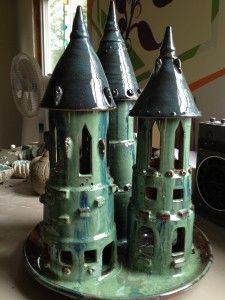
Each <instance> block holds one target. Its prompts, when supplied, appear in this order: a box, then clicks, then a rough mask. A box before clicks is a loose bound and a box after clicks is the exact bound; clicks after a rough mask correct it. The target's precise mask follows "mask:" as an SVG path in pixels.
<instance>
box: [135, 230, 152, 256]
mask: <svg viewBox="0 0 225 300" xmlns="http://www.w3.org/2000/svg"><path fill="white" fill-rule="evenodd" d="M138 238H139V243H138V244H139V247H140V248H139V249H140V250H141V252H142V253H144V254H145V255H147V256H149V257H152V256H153V254H154V243H155V238H154V232H153V230H152V229H151V228H148V227H141V228H140V229H139V232H138Z"/></svg>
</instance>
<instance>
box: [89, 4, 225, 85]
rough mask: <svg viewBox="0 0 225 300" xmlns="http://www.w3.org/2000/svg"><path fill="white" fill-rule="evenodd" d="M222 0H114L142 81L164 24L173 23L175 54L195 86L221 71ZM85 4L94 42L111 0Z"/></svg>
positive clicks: (224, 35) (224, 34)
mask: <svg viewBox="0 0 225 300" xmlns="http://www.w3.org/2000/svg"><path fill="white" fill-rule="evenodd" d="M224 2H225V1H221V0H204V1H202V0H189V1H186V0H115V3H116V7H117V15H118V21H119V26H120V29H121V33H122V35H123V37H124V39H125V41H126V43H127V47H128V50H129V54H130V56H131V59H132V63H133V66H134V69H135V72H136V76H137V79H138V81H139V82H140V84H141V85H142V86H143V85H144V84H145V83H146V80H147V79H148V77H149V75H150V72H151V70H152V67H153V64H154V60H155V58H156V57H157V55H158V48H159V47H160V45H161V41H162V38H163V34H164V30H165V27H166V26H167V25H172V27H173V31H174V37H175V44H176V46H177V54H178V55H179V57H180V59H181V60H182V62H183V67H184V70H185V74H186V77H187V79H188V81H189V82H190V84H191V86H193V88H195V89H196V88H198V86H199V85H201V84H203V83H202V80H203V81H204V82H205V81H206V82H208V81H209V80H210V78H212V74H214V73H215V74H218V71H220V73H219V75H218V76H222V75H223V71H221V70H223V68H224V65H225V64H224V63H223V61H224V60H223V57H222V52H223V53H225V16H224V9H225V3H224ZM88 5H89V7H88V10H89V29H90V32H91V38H92V41H93V44H94V46H95V48H97V47H98V43H99V40H100V37H101V35H102V31H103V28H104V24H105V20H106V14H107V10H108V5H109V0H106V1H105V0H89V1H88ZM222 7H224V9H222ZM223 56H224V57H225V54H223ZM221 72H222V75H221ZM224 73H225V71H224ZM209 76H211V77H210V78H209ZM215 76H217V75H215ZM207 78H208V79H207Z"/></svg>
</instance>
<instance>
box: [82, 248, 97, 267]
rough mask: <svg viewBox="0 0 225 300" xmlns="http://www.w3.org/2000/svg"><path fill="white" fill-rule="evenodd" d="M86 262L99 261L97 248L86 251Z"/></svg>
mask: <svg viewBox="0 0 225 300" xmlns="http://www.w3.org/2000/svg"><path fill="white" fill-rule="evenodd" d="M84 262H85V263H87V264H90V263H95V262H97V251H96V250H90V251H85V252H84Z"/></svg>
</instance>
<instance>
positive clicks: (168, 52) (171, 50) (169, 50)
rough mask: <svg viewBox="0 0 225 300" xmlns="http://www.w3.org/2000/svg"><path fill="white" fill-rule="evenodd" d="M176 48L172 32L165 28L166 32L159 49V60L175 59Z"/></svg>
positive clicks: (169, 27) (170, 29)
mask: <svg viewBox="0 0 225 300" xmlns="http://www.w3.org/2000/svg"><path fill="white" fill-rule="evenodd" d="M175 51H176V48H175V46H174V42H173V31H172V27H171V26H167V27H166V32H165V35H164V38H163V41H162V46H161V48H160V56H159V57H160V58H174V57H176V53H175Z"/></svg>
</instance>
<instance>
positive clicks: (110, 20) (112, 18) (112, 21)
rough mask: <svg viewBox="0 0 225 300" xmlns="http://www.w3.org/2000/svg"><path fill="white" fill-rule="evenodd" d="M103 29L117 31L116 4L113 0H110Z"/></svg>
mask: <svg viewBox="0 0 225 300" xmlns="http://www.w3.org/2000/svg"><path fill="white" fill-rule="evenodd" d="M105 30H110V31H111V30H115V31H118V30H119V27H118V23H117V17H116V6H115V2H114V1H110V5H109V12H108V16H107V20H106V24H105Z"/></svg>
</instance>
